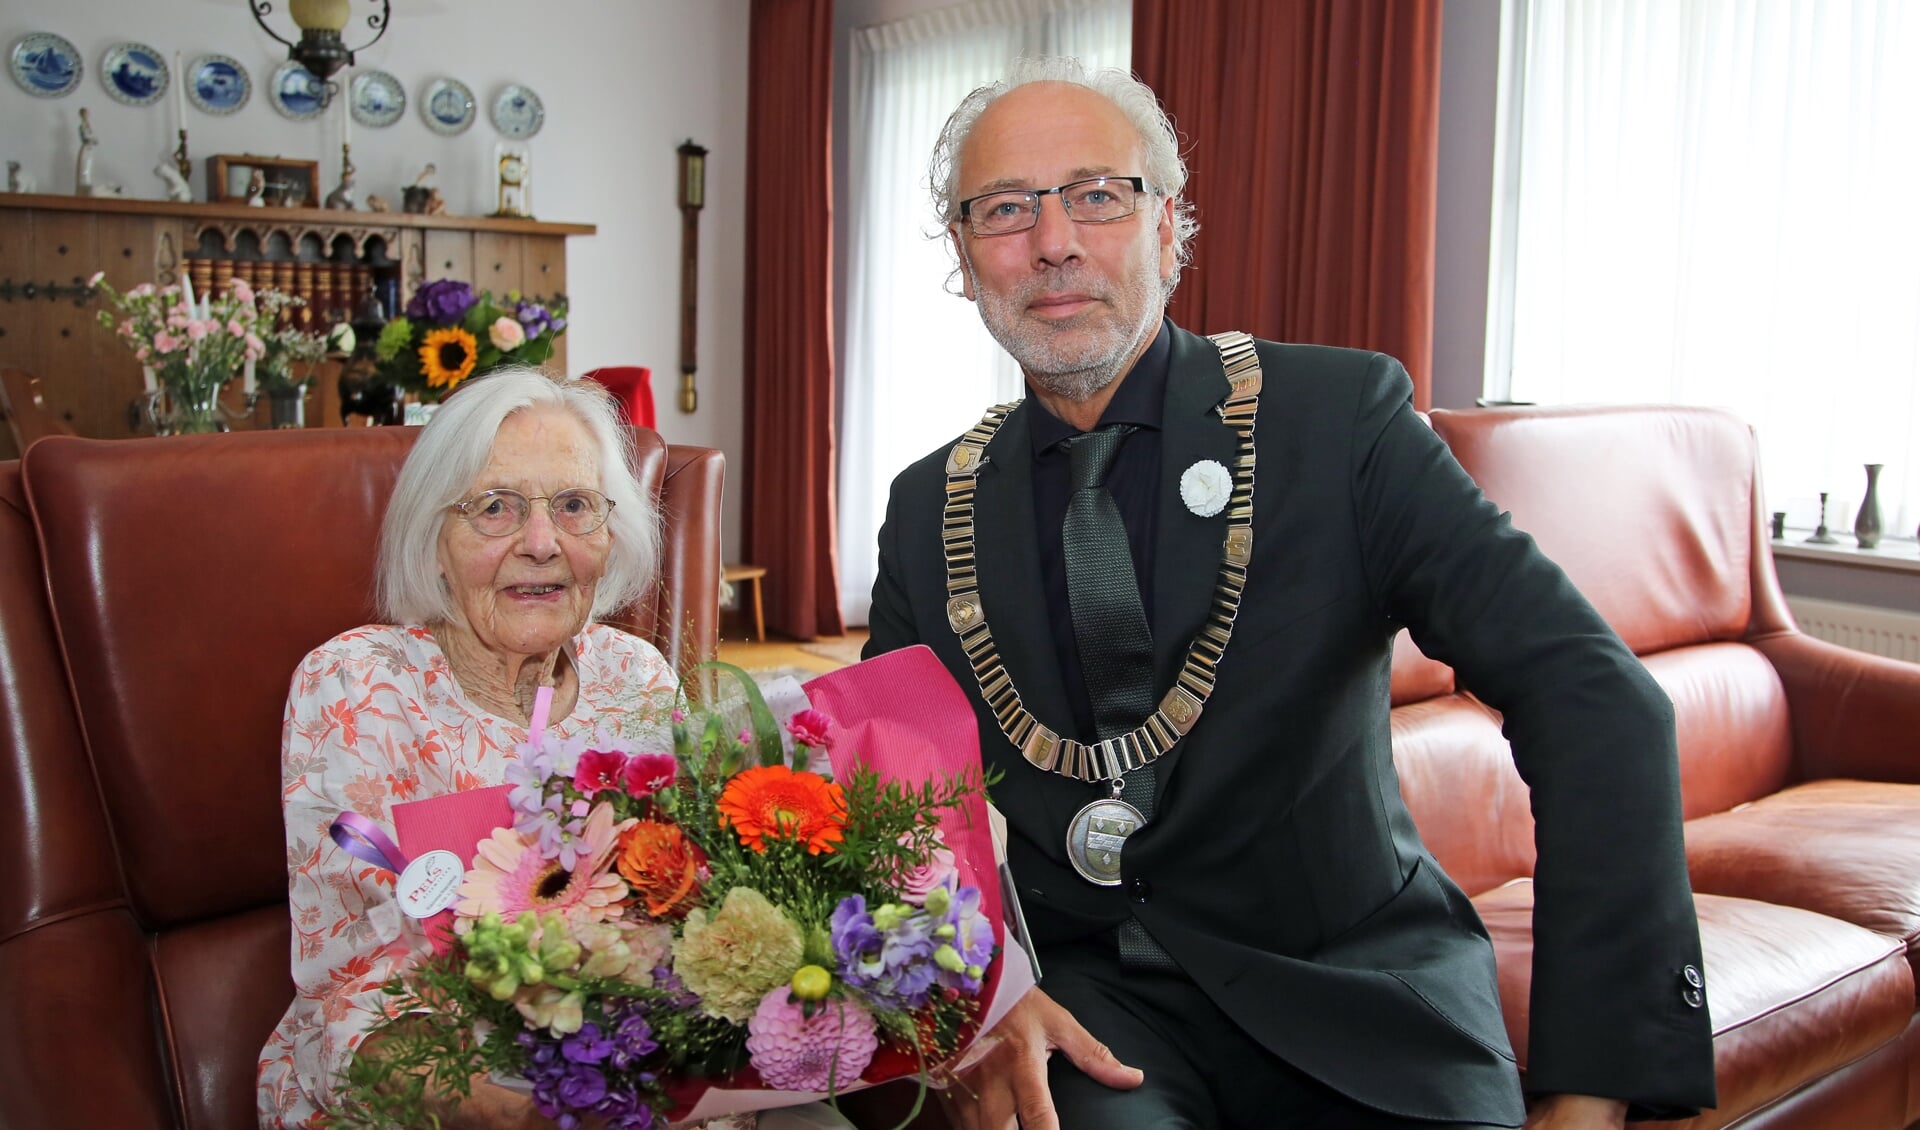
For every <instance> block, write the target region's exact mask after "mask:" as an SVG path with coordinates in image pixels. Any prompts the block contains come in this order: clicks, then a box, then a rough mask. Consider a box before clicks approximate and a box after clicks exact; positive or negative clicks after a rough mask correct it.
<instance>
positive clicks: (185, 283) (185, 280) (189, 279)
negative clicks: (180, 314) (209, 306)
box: [180, 260, 200, 318]
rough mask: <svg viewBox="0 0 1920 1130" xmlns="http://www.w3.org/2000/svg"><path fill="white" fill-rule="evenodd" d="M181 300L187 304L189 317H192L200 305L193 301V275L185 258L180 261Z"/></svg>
mask: <svg viewBox="0 0 1920 1130" xmlns="http://www.w3.org/2000/svg"><path fill="white" fill-rule="evenodd" d="M180 301H182V302H184V303H186V304H187V317H189V318H191V317H193V316H195V314H196V313H197V312H198V311H199V309H200V307H199V306H197V305H196V304H195V303H194V301H193V275H192V274H191V273H190V272H189V271H188V270H187V264H186V261H185V260H181V263H180Z"/></svg>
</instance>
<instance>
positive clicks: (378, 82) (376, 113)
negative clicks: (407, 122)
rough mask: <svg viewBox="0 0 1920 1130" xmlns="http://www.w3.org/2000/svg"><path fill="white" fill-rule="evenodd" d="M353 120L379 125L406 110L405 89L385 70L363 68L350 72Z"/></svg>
mask: <svg viewBox="0 0 1920 1130" xmlns="http://www.w3.org/2000/svg"><path fill="white" fill-rule="evenodd" d="M351 97H352V99H353V102H352V106H353V120H354V121H356V122H359V123H360V124H361V125H363V126H373V127H374V128H375V129H379V128H381V127H383V126H390V125H392V124H393V123H395V122H397V121H399V120H400V115H402V114H404V113H406V112H407V90H406V88H405V87H403V86H401V85H400V80H399V79H397V78H394V77H393V76H392V75H390V74H388V73H387V72H385V71H362V72H361V73H359V74H357V75H355V76H353V87H352V95H351Z"/></svg>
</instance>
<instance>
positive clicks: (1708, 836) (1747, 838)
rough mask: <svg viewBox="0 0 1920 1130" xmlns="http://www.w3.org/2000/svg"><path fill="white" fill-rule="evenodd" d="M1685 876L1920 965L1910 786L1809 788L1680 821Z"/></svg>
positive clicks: (1919, 884)
mask: <svg viewBox="0 0 1920 1130" xmlns="http://www.w3.org/2000/svg"><path fill="white" fill-rule="evenodd" d="M1687 869H1688V871H1690V872H1691V873H1692V876H1693V889H1694V890H1696V891H1705V892H1710V893H1713V894H1718V895H1732V896H1736V897H1739V898H1750V899H1764V900H1766V901H1768V902H1777V903H1780V904H1781V905H1783V906H1797V907H1802V908H1804V909H1806V910H1812V911H1817V912H1819V913H1821V914H1825V915H1828V916H1830V917H1833V918H1838V919H1840V920H1841V921H1843V922H1851V923H1853V924H1854V925H1856V926H1864V927H1866V928H1867V929H1869V930H1872V931H1874V932H1876V933H1879V934H1884V935H1886V936H1888V937H1891V938H1898V939H1899V940H1900V941H1901V942H1903V943H1904V944H1905V945H1906V946H1907V948H1908V951H1909V953H1910V954H1913V955H1914V956H1915V959H1916V961H1920V785H1897V784H1886V783H1883V782H1877V781H1812V782H1809V783H1807V784H1804V785H1795V786H1793V787H1792V788H1788V789H1784V790H1782V791H1780V792H1778V793H1775V794H1774V795H1772V796H1769V797H1763V798H1761V799H1760V800H1757V801H1754V802H1753V803H1752V804H1746V805H1742V806H1740V807H1739V808H1736V809H1734V810H1733V811H1731V812H1723V813H1719V814H1718V815H1714V816H1707V817H1703V818H1701V819H1699V820H1690V821H1688V822H1687ZM1908 1004H1909V1007H1911V1005H1912V1002H1911V1001H1910V1002H1908Z"/></svg>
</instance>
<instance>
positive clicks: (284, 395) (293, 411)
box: [267, 386, 307, 429]
mask: <svg viewBox="0 0 1920 1130" xmlns="http://www.w3.org/2000/svg"><path fill="white" fill-rule="evenodd" d="M267 407H268V409H269V410H270V411H271V414H272V420H273V426H274V427H275V428H276V429H278V428H304V427H306V426H307V390H306V389H305V387H303V386H294V387H292V388H276V389H273V390H271V391H270V392H268V393H267Z"/></svg>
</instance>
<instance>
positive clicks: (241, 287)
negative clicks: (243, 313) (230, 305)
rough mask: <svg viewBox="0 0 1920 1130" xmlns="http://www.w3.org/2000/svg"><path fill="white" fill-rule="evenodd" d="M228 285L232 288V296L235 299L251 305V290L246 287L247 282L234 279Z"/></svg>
mask: <svg viewBox="0 0 1920 1130" xmlns="http://www.w3.org/2000/svg"><path fill="white" fill-rule="evenodd" d="M228 285H230V286H231V287H232V288H233V296H234V297H235V298H237V299H239V300H240V301H242V302H245V303H247V304H248V305H252V304H253V288H252V287H250V286H248V285H247V280H245V279H234V280H233V282H232V283H230V284H228Z"/></svg>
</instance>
